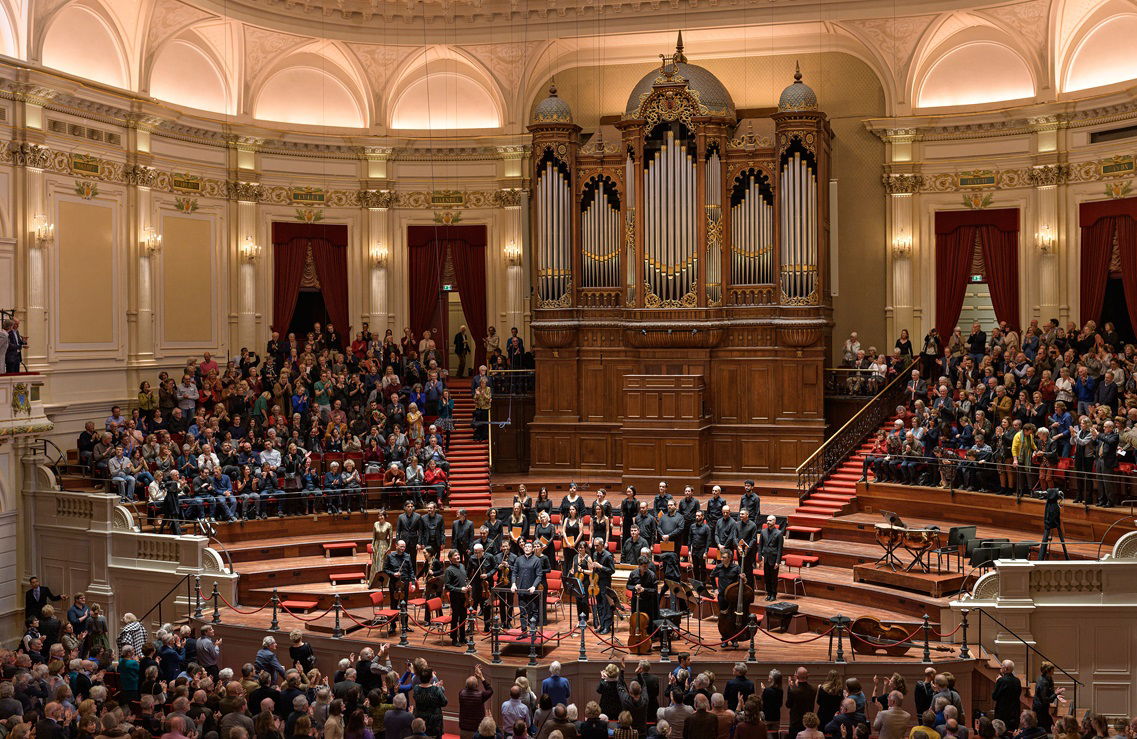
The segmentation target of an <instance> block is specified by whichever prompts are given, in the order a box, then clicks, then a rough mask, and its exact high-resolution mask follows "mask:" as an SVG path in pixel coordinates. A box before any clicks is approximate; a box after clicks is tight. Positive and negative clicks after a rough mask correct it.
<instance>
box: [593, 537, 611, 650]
mask: <svg viewBox="0 0 1137 739" xmlns="http://www.w3.org/2000/svg"><path fill="white" fill-rule="evenodd" d="M589 567H590V568H591V570H592V572H593V573H595V574H597V575H599V583H598V585H599V587H600V592H599V593H598V594H597V595H596V610H595V614H596V622H597V623H598V624H599V625H600V628H599V630H598V633H600V634H611V633H612V604H611V603H610V602H609V600H608V597H609V593H611V591H612V573H613V572H615V570H616V565H615V563H614V561H613V558H612V553H611V552H609V551H608V546H607V542H605V541H604V540H603V539H600V538H599V537H597V538H595V539H593V540H592V557H591V559H590V561H589Z"/></svg>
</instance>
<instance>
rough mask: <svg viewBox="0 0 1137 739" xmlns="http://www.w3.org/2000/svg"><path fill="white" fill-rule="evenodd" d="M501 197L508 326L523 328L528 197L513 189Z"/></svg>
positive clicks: (502, 255)
mask: <svg viewBox="0 0 1137 739" xmlns="http://www.w3.org/2000/svg"><path fill="white" fill-rule="evenodd" d="M499 198H500V200H501V205H502V212H503V213H502V218H501V245H500V248H501V250H502V251H501V258H502V262H503V263H504V264H505V289H506V303H505V315H506V324H507V325H509V326H517V327H518V328H522V327H523V326H524V325H525V305H524V303H525V270H524V267H523V256H524V253H525V247H524V236H523V233H524V229H523V225H524V224H523V223H522V214H523V212H524V209H523V207H522V203H523V201H524V198H523V193H522V191H521V190H519V189H513V188H508V189H503V190H501V192H500V193H499Z"/></svg>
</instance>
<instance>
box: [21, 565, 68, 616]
mask: <svg viewBox="0 0 1137 739" xmlns="http://www.w3.org/2000/svg"><path fill="white" fill-rule="evenodd" d="M66 597H67V596H66V595H56V594H55V593H53V592H51V588H49V587H47V586H46V585H40V582H39V578H38V577H36V576H35V575H32V576H31V577H29V578H28V592H26V593H24V616H25V617H29V616H35V617H36V618H41V613H40V612H41V611H42V610H43V607H44V606H46V605H47V604H48V603H50V602H59V601H61V600H63V599H64V598H66Z"/></svg>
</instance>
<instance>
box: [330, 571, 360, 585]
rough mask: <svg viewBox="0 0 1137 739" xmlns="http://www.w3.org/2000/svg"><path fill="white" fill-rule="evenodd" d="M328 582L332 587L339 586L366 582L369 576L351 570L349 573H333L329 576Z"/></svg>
mask: <svg viewBox="0 0 1137 739" xmlns="http://www.w3.org/2000/svg"><path fill="white" fill-rule="evenodd" d="M328 580H330V581H331V583H332V585H339V584H341V583H345V582H353V581H356V582H361V583H362V582H366V581H367V575H366V574H365V573H364V572H363V571H362V570H350V571H347V572H332V573H330V574H329V575H328Z"/></svg>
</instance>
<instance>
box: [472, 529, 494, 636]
mask: <svg viewBox="0 0 1137 739" xmlns="http://www.w3.org/2000/svg"><path fill="white" fill-rule="evenodd" d="M494 565H495V562H494V560H493V557H492V556H486V550H485V547H483V546H482V545H481V544H475V545H474V550H473V552H472V553H471V554H470V556H469V558H468V559H467V560H466V571H467V573H468V574H469V578H470V585H471V586H472V588H471V589H470V601H471V603H472V605H473V608H474V611H475V612H477V613H478V614H479V615H480V616H481V618H482V629H483V631H487V632H488V631H489V630H490V613H491V610H492V606H493V593H490V597H489V598H486V595H485V586H486V584H489V586H490V587H493V576H494Z"/></svg>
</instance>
